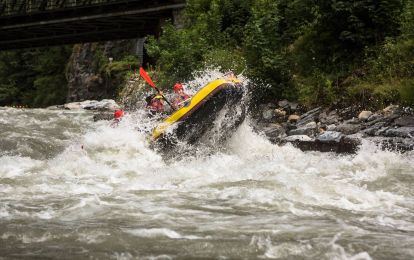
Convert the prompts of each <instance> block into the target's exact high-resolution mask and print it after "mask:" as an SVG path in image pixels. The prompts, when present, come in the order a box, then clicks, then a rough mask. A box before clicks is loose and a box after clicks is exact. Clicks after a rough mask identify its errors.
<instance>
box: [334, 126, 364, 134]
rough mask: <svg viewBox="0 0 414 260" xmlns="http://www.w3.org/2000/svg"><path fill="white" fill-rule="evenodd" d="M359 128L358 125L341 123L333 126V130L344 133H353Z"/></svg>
mask: <svg viewBox="0 0 414 260" xmlns="http://www.w3.org/2000/svg"><path fill="white" fill-rule="evenodd" d="M360 129H361V126H360V125H355V124H349V123H342V124H340V125H338V126H336V127H335V129H334V130H335V131H337V132H341V133H343V134H346V135H350V134H355V133H357V132H358V131H359V130H360Z"/></svg>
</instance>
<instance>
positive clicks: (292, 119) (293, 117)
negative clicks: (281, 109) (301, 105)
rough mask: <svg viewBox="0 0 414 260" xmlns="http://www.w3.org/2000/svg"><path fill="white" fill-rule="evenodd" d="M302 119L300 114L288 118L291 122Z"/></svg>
mask: <svg viewBox="0 0 414 260" xmlns="http://www.w3.org/2000/svg"><path fill="white" fill-rule="evenodd" d="M299 119H300V116H298V115H290V116H289V118H288V121H289V122H297V121H298V120H299Z"/></svg>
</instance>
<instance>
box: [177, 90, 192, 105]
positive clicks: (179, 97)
mask: <svg viewBox="0 0 414 260" xmlns="http://www.w3.org/2000/svg"><path fill="white" fill-rule="evenodd" d="M189 98H190V95H188V94H186V93H184V92H183V93H182V94H179V95H177V96H176V97H175V98H174V106H175V107H177V108H178V107H179V106H180V107H181V106H183V104H182V102H184V101H186V100H187V99H189ZM180 103H181V104H180Z"/></svg>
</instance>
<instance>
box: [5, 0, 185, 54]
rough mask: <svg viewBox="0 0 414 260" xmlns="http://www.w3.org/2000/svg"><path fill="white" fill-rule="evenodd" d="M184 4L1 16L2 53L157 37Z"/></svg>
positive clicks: (156, 3)
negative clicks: (161, 26) (175, 11)
mask: <svg viewBox="0 0 414 260" xmlns="http://www.w3.org/2000/svg"><path fill="white" fill-rule="evenodd" d="M183 7H184V1H177V0H176V1H174V0H171V1H148V0H147V1H118V2H117V3H110V4H105V5H99V6H84V7H76V8H70V9H62V10H49V11H45V12H38V13H34V14H30V15H27V14H26V15H14V16H5V17H2V16H0V50H7V49H19V48H30V47H40V46H52V45H62V44H72V43H81V42H95V41H105V40H117V39H128V38H139V37H143V36H146V35H150V34H157V33H158V32H159V29H160V23H161V22H162V21H164V20H166V19H173V11H174V10H179V9H181V8H183Z"/></svg>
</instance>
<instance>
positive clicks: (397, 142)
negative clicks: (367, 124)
mask: <svg viewBox="0 0 414 260" xmlns="http://www.w3.org/2000/svg"><path fill="white" fill-rule="evenodd" d="M366 139H367V140H369V141H371V142H373V143H375V144H377V145H378V146H379V147H381V148H382V149H385V150H392V151H400V152H407V151H412V150H414V139H413V138H400V137H369V138H366Z"/></svg>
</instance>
